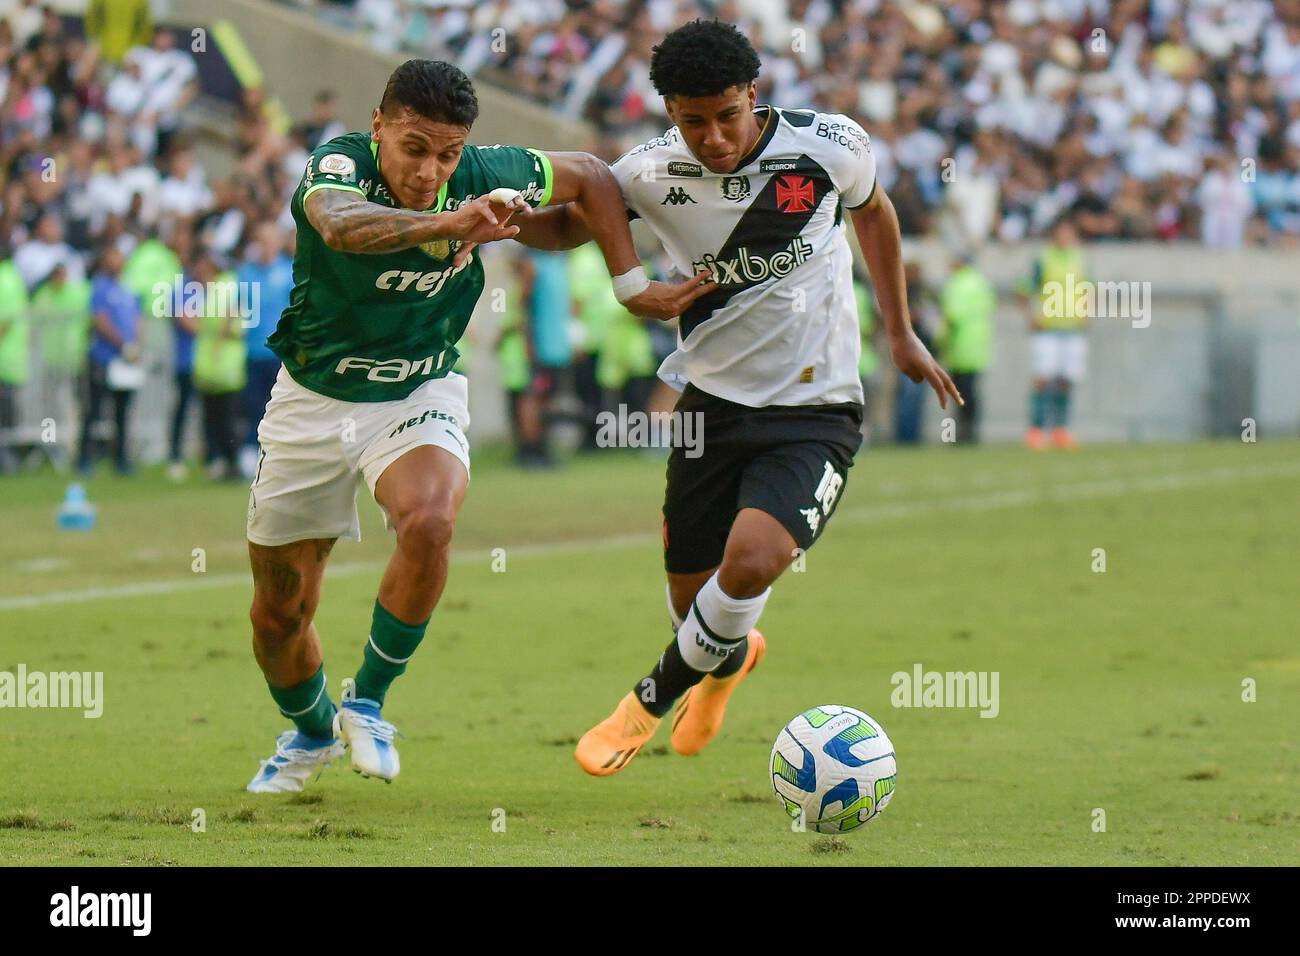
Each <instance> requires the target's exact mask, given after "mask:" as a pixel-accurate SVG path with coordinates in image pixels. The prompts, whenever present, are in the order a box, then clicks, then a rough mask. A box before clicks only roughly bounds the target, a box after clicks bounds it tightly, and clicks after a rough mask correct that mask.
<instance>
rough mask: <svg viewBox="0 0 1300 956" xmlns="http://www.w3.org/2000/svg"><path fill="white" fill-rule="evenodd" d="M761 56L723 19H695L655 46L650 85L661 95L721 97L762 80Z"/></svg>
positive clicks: (744, 37) (651, 56) (651, 62)
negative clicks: (724, 93) (723, 93)
mask: <svg viewBox="0 0 1300 956" xmlns="http://www.w3.org/2000/svg"><path fill="white" fill-rule="evenodd" d="M759 66H760V64H759V60H758V54H757V53H755V52H754V47H753V46H752V45H751V44H750V42H749V40H748V39H747V38H746V36H745V35H744V34H743V33H741V32H740V31H739V30H738V29H736V27H735V26H734V25H732V24H730V23H723V22H722V21H720V20H692V21H691V22H690V23H687V24H684V25H683V26H680V27H678V28H677V29H676V30H674V31H673V32H672V33H669V34H668V35H667V36H665V37H664V40H663V42H662V43H660V44H659V45H658V46H656V47H654V48H653V50H652V51H651V55H650V82H651V83H653V84H654V88H655V89H656V90H657V91H658V92H659V95H660V96H717V95H718V94H719V93H722V92H723V91H724V90H728V89H730V88H731V87H733V86H737V85H748V84H749V83H751V82H753V81H754V80H755V79H756V78H757V77H758V70H759Z"/></svg>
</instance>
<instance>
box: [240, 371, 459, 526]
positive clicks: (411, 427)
mask: <svg viewBox="0 0 1300 956" xmlns="http://www.w3.org/2000/svg"><path fill="white" fill-rule="evenodd" d="M468 400H469V383H468V381H467V380H466V378H465V376H463V375H457V374H456V373H454V372H453V373H451V374H449V375H448V376H447V377H446V378H436V379H431V380H430V381H428V382H425V383H424V384H423V385H421V386H420V387H419V388H417V389H416V390H415V391H414V392H412V393H411V394H410V395H408V396H407V397H406V398H404V399H401V400H400V401H396V402H341V401H339V400H338V399H334V398H327V397H326V396H324V395H321V394H319V393H317V392H313V391H312V390H311V389H308V388H304V387H303V386H302V385H299V384H298V383H297V382H295V381H294V380H293V378H292V377H291V376H290V375H289V373H288V372H286V371H285V370H284V369H283V368H281V369H280V374H279V375H278V376H277V377H276V380H275V387H274V388H273V389H271V401H270V402H269V403H268V404H267V406H266V414H265V415H264V416H263V417H262V424H261V425H259V426H258V429H257V441H258V444H259V445H261V454H260V455H259V456H258V459H257V476H256V477H255V478H254V479H253V486H252V489H251V490H250V492H249V495H248V540H249V541H252V542H253V543H254V544H263V545H278V544H290V543H292V542H294V541H304V540H307V539H309V538H351V539H352V540H354V541H358V540H360V539H361V521H360V518H359V516H358V515H357V489H358V487H360V481H361V479H362V478H364V479H365V481H366V484H367V485H368V486H369V487H370V493H371V494H372V495H373V494H374V493H375V483H376V482H377V481H378V480H379V476H380V475H382V474H383V473H384V469H386V468H387V467H388V466H389V465H391V464H392V463H393V462H394V461H396V460H397V459H398V458H400V457H401V456H402V455H404V454H405V453H406V452H408V451H410V450H411V449H412V448H416V447H418V446H420V445H435V446H437V447H438V448H445V449H446V450H447V451H449V452H451V453H452V454H453V455H455V456H456V457H457V458H459V459H460V461H461V464H463V465H464V466H465V471H466V472H468V471H469V442H468V441H467V440H466V438H465V429H467V428H468V427H469V409H468ZM380 510H381V511H382V510H383V508H382V507H381V508H380ZM384 526H385V527H388V528H391V527H392V523H391V522H390V521H389V518H388V513H387V512H384Z"/></svg>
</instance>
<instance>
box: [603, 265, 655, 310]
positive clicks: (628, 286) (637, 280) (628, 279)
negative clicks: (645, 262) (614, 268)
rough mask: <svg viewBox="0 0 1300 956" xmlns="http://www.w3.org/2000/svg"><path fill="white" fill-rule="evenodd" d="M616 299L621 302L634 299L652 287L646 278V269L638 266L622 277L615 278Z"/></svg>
mask: <svg viewBox="0 0 1300 956" xmlns="http://www.w3.org/2000/svg"><path fill="white" fill-rule="evenodd" d="M611 281H612V282H613V283H614V298H616V299H618V301H619V302H626V301H627V300H628V299H634V298H636V297H637V296H639V295H640V294H641V293H642V292H644V291H645V290H646V289H648V288H649V287H650V280H649V279H647V278H646V277H645V269H644V267H642V266H637V267H636V268H634V269H628V270H627V272H624V273H623V274H622V275H621V276H614V278H613V280H611Z"/></svg>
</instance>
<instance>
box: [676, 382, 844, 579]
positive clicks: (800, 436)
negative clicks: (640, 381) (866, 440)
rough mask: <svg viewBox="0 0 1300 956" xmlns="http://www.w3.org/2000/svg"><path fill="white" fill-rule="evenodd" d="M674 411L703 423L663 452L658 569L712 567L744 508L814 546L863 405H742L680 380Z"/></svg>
mask: <svg viewBox="0 0 1300 956" xmlns="http://www.w3.org/2000/svg"><path fill="white" fill-rule="evenodd" d="M674 411H675V412H681V413H682V414H683V415H687V414H699V415H700V416H702V417H701V419H696V420H695V421H696V422H702V427H703V432H702V433H699V432H698V431H697V432H696V433H695V434H696V435H697V437H698V445H697V446H696V447H694V448H692V447H691V446H692V445H693V444H694V442H685V441H678V442H675V443H674V446H673V449H672V453H671V454H670V455H669V456H668V488H667V492H666V494H665V496H664V567H665V568H666V569H667V571H668V573H669V574H694V573H696V572H699V571H707V570H709V569H711V568H715V567H717V566H718V565H720V564H721V563H722V553H723V551H724V550H725V549H726V545H727V535H728V534H729V533H730V532H731V525H732V523H733V522H734V521H735V520H736V513H737V512H739V511H740V510H741V509H742V508H757V509H759V510H760V511H764V512H766V513H767V514H769V515H771V516H772V517H773V518H775V519H776V520H777V521H779V522H781V524H782V525H783V526H784V527H785V529H786V530H787V531H789V532H790V535H791V536H792V537H793V538H794V540H795V542H796V543H797V544H798V546H799V547H800V548H803V549H804V550H805V551H806V550H807V549H808V548H810V547H812V544H813V542H814V541H816V540H817V538H818V536H819V535H820V534H821V532H822V529H823V528H825V527H826V522H827V521H829V520H830V517H831V515H832V514H833V513H834V511H835V505H836V503H837V502H838V501H839V499H840V497H841V496H842V495H843V493H844V484H845V482H846V481H847V480H848V472H849V468H850V467H852V465H853V456H854V455H856V454H857V451H858V448H859V447H860V446H861V445H862V432H861V428H862V406H861V405H857V404H852V403H849V404H842V405H772V406H768V407H766V408H750V407H749V406H747V405H738V404H736V403H735V402H728V401H725V400H724V399H721V398H715V397H714V396H712V395H709V394H706V393H705V392H702V391H700V390H699V389H697V388H695V387H694V386H692V385H688V386H687V387H686V390H685V391H684V392H683V393H682V397H681V398H680V399H679V400H678V402H677V407H676V409H675V410H674ZM698 427H699V425H698V424H697V425H696V428H697V429H698ZM691 434H692V433H691V432H685V431H684V435H685V436H688V437H689V436H690V435H691ZM697 452H698V453H697ZM691 455H696V457H690V456H691Z"/></svg>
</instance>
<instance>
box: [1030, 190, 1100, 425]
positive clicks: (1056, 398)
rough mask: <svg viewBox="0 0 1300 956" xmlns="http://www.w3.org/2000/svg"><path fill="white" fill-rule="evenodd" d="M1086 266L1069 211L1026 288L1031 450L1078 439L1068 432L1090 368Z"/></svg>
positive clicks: (1077, 233)
mask: <svg viewBox="0 0 1300 956" xmlns="http://www.w3.org/2000/svg"><path fill="white" fill-rule="evenodd" d="M1088 281H1089V279H1088V272H1087V265H1086V263H1085V261H1084V257H1083V250H1082V249H1080V248H1079V232H1078V230H1077V229H1076V228H1075V226H1074V223H1073V222H1072V221H1071V220H1070V218H1069V217H1068V216H1063V217H1062V218H1061V219H1060V220H1059V221H1058V222H1057V223H1056V225H1055V226H1053V228H1052V241H1051V242H1049V243H1048V244H1047V245H1046V246H1045V247H1044V248H1043V251H1042V252H1041V253H1040V254H1039V255H1038V258H1036V259H1035V260H1034V271H1033V276H1032V278H1031V280H1030V282H1029V283H1028V285H1027V287H1025V288H1023V289H1022V291H1023V292H1024V293H1025V296H1026V298H1027V300H1028V302H1029V325H1030V329H1031V330H1032V334H1031V337H1030V348H1031V350H1032V358H1031V364H1032V369H1033V370H1032V374H1033V391H1032V393H1031V396H1030V411H1029V430H1028V432H1026V434H1025V443H1026V444H1027V445H1029V447H1030V448H1033V449H1041V448H1045V447H1046V446H1047V441H1048V438H1049V437H1050V439H1051V441H1052V444H1054V445H1055V446H1056V447H1058V448H1073V447H1074V446H1075V444H1076V442H1075V439H1074V436H1073V434H1071V432H1070V400H1071V397H1072V394H1073V391H1074V387H1075V386H1076V385H1077V384H1079V382H1081V381H1082V380H1083V377H1084V374H1085V372H1086V369H1087V360H1088V339H1087V337H1086V335H1085V329H1086V328H1087V324H1088V318H1089V317H1088V314H1087V309H1086V308H1085V303H1086V302H1087V301H1088V300H1087V299H1086V298H1084V296H1083V293H1084V290H1085V288H1086V287H1085V285H1084V283H1086V282H1088Z"/></svg>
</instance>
